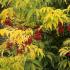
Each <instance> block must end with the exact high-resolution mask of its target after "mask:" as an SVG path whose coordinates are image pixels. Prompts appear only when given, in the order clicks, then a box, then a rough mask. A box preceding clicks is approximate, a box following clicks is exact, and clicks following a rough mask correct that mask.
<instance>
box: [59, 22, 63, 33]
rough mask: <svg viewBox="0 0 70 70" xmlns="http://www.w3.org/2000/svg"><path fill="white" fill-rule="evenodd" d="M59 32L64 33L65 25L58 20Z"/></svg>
mask: <svg viewBox="0 0 70 70" xmlns="http://www.w3.org/2000/svg"><path fill="white" fill-rule="evenodd" d="M58 32H59V33H63V32H64V27H63V25H62V23H61V22H60V21H59V22H58Z"/></svg>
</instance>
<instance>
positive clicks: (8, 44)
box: [6, 42, 13, 50]
mask: <svg viewBox="0 0 70 70" xmlns="http://www.w3.org/2000/svg"><path fill="white" fill-rule="evenodd" d="M12 46H13V42H7V46H6V48H7V49H9V50H11V49H12Z"/></svg>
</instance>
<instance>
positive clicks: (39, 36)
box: [34, 34, 42, 40]
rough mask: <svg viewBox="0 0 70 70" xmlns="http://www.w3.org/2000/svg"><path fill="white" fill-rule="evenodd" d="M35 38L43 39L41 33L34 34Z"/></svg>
mask: <svg viewBox="0 0 70 70" xmlns="http://www.w3.org/2000/svg"><path fill="white" fill-rule="evenodd" d="M34 39H35V40H41V39H42V36H41V34H35V35H34Z"/></svg>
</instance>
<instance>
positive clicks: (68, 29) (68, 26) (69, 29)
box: [67, 24, 70, 32]
mask: <svg viewBox="0 0 70 70" xmlns="http://www.w3.org/2000/svg"><path fill="white" fill-rule="evenodd" d="M67 31H69V32H70V24H69V25H67Z"/></svg>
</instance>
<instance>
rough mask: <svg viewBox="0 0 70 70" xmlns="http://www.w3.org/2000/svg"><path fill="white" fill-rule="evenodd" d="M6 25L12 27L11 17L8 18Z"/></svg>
mask: <svg viewBox="0 0 70 70" xmlns="http://www.w3.org/2000/svg"><path fill="white" fill-rule="evenodd" d="M5 25H8V26H12V22H11V19H10V18H9V17H7V18H6V20H5Z"/></svg>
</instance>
